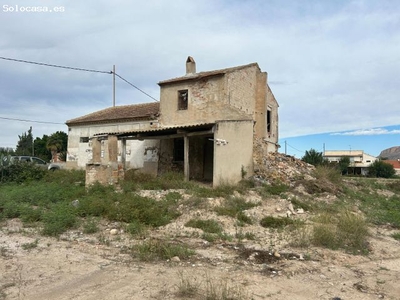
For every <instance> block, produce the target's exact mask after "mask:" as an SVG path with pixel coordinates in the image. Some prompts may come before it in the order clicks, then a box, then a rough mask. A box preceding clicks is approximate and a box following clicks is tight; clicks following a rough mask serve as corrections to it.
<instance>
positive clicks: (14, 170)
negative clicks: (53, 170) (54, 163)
mask: <svg viewBox="0 0 400 300" xmlns="http://www.w3.org/2000/svg"><path fill="white" fill-rule="evenodd" d="M46 172H47V170H45V169H43V168H41V167H39V166H37V165H35V164H32V163H25V162H23V163H21V162H16V163H13V164H11V165H9V166H7V167H1V173H0V175H1V181H3V182H17V183H22V182H26V181H32V180H40V179H42V178H43V177H44V175H45V174H46Z"/></svg>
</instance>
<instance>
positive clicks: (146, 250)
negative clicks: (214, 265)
mask: <svg viewBox="0 0 400 300" xmlns="http://www.w3.org/2000/svg"><path fill="white" fill-rule="evenodd" d="M193 254H194V251H193V250H191V249H189V248H188V247H187V246H186V245H184V244H182V245H181V244H176V243H171V242H167V241H160V240H149V241H145V242H143V243H141V244H138V245H135V246H134V247H133V248H132V256H133V257H136V258H139V259H140V260H141V261H155V260H159V259H171V258H172V257H174V256H178V257H179V258H180V259H187V258H189V257H190V256H191V255H193Z"/></svg>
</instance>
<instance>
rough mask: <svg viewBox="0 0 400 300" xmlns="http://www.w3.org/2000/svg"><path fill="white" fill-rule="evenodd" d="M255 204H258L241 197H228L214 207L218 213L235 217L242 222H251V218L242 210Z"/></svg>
mask: <svg viewBox="0 0 400 300" xmlns="http://www.w3.org/2000/svg"><path fill="white" fill-rule="evenodd" d="M257 205H258V204H255V203H251V202H247V201H246V200H245V199H243V198H238V197H229V198H228V199H226V200H225V201H224V204H223V206H219V207H217V208H215V211H216V213H217V214H219V215H224V216H230V217H232V218H237V219H238V220H239V221H241V222H243V223H247V224H251V223H252V221H251V219H250V218H249V217H248V216H247V215H245V214H244V213H243V211H244V210H247V209H250V208H252V207H254V206H257Z"/></svg>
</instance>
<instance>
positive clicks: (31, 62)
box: [0, 56, 112, 74]
mask: <svg viewBox="0 0 400 300" xmlns="http://www.w3.org/2000/svg"><path fill="white" fill-rule="evenodd" d="M0 59H4V60H9V61H15V62H20V63H26V64H33V65H39V66H45V67H53V68H61V69H68V70H75V71H84V72H93V73H103V74H112V71H98V70H91V69H82V68H75V67H67V66H60V65H53V64H47V63H41V62H35V61H29V60H23V59H15V58H8V57H2V56H0Z"/></svg>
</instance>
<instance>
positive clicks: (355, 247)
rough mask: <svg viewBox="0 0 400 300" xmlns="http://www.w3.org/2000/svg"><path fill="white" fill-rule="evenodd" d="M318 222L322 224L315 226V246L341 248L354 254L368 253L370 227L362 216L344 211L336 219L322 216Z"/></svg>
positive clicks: (313, 240) (326, 215)
mask: <svg viewBox="0 0 400 300" xmlns="http://www.w3.org/2000/svg"><path fill="white" fill-rule="evenodd" d="M316 221H319V222H320V223H317V224H315V225H314V226H313V233H312V243H313V244H314V245H315V246H322V247H326V248H329V249H333V250H335V249H339V248H341V249H345V250H346V251H348V252H350V253H353V254H358V253H362V254H364V253H365V252H366V251H367V250H366V249H367V237H368V226H367V223H366V222H365V220H364V219H363V218H362V217H361V216H359V215H356V214H353V213H351V212H348V211H342V212H341V213H339V214H338V215H337V216H336V217H334V216H332V215H328V214H323V215H320V217H319V218H317V219H316Z"/></svg>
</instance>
